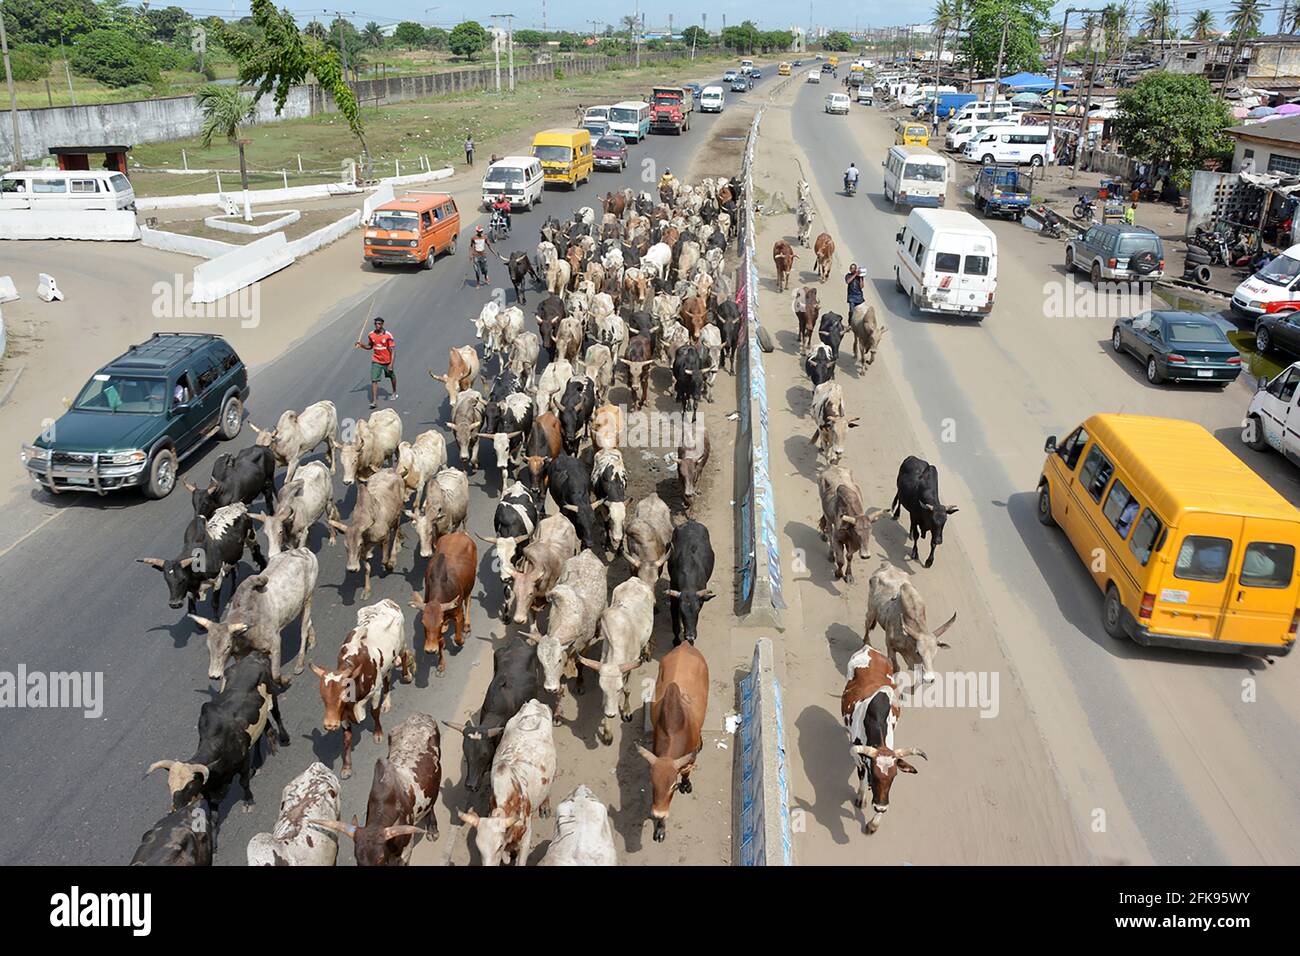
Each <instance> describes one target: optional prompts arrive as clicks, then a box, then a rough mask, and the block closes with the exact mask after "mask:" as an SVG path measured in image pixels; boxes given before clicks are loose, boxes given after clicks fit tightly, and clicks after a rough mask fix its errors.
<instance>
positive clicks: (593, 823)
mask: <svg viewBox="0 0 1300 956" xmlns="http://www.w3.org/2000/svg"><path fill="white" fill-rule="evenodd" d="M540 865H541V866H618V851H617V850H616V849H615V848H614V826H613V824H612V823H611V822H610V819H609V808H608V807H606V806H605V804H603V803H601V802H600V801H599V800H597V799H596V795H595V794H594V793H592V792H591V791H590V790H589V789H587V786H586V784H579V785H578V787H577V789H576V790H574V791H573V792H572V793H571V794H569V795H568V796H567V797H565V798H564V799H563V800H562V801H561V802H560V804H559V806H557V807H556V808H555V836H554V837H552V838H551V845H550V846H548V847H547V848H546V856H544V857H542V862H541V864H540Z"/></svg>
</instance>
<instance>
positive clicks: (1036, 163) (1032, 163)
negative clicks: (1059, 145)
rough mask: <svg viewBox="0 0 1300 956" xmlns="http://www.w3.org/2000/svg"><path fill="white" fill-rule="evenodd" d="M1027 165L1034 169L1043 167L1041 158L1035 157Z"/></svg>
mask: <svg viewBox="0 0 1300 956" xmlns="http://www.w3.org/2000/svg"><path fill="white" fill-rule="evenodd" d="M1029 165H1030V166H1035V167H1037V166H1041V165H1043V157H1041V156H1035V157H1034V158H1033V159H1031V160H1030V161H1029Z"/></svg>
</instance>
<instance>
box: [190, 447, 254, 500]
mask: <svg viewBox="0 0 1300 956" xmlns="http://www.w3.org/2000/svg"><path fill="white" fill-rule="evenodd" d="M185 490H186V491H188V492H189V493H190V495H191V500H192V501H193V504H194V513H195V514H198V515H202V516H203V517H205V518H211V517H212V515H213V513H214V512H215V511H216V510H217V509H218V508H224V507H225V506H226V505H233V504H234V503H235V502H236V501H242V502H243V503H244V504H246V505H251V504H252V503H253V502H254V501H256V500H257V496H258V495H261V496H262V498H263V499H264V500H265V502H266V513H267V514H272V513H274V512H275V452H273V451H271V449H270V448H269V447H268V446H266V445H249V446H248V447H247V448H243V449H240V450H239V452H237V453H236V454H235V455H234V456H231V455H218V456H217V460H216V461H214V462H213V463H212V480H211V481H210V482H208V486H207V487H206V488H202V489H200V488H196V487H194V485H192V484H190V482H188V481H187V482H185Z"/></svg>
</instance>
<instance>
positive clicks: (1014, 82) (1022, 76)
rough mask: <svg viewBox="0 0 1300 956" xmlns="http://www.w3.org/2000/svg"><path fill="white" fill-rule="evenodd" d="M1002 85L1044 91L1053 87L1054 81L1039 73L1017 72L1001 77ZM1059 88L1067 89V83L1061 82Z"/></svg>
mask: <svg viewBox="0 0 1300 956" xmlns="http://www.w3.org/2000/svg"><path fill="white" fill-rule="evenodd" d="M1002 85H1003V86H1005V87H1009V88H1010V89H1013V90H1023V91H1025V92H1026V93H1045V92H1047V91H1048V90H1051V89H1052V88H1053V87H1055V86H1056V83H1055V82H1054V81H1053V80H1052V78H1051V77H1050V76H1044V75H1043V74H1041V73H1017V74H1016V75H1015V76H1005V77H1003V78H1002ZM1061 89H1069V86H1068V84H1065V83H1062V84H1061Z"/></svg>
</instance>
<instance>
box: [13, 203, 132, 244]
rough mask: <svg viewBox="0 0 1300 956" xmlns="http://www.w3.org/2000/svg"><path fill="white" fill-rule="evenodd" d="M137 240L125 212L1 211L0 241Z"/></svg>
mask: <svg viewBox="0 0 1300 956" xmlns="http://www.w3.org/2000/svg"><path fill="white" fill-rule="evenodd" d="M139 238H140V228H139V226H137V225H136V221H135V213H133V212H131V211H130V210H128V209H114V210H105V209H40V210H33V209H6V210H3V211H0V239H86V240H95V241H99V242H134V241H136V240H137V239H139Z"/></svg>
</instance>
